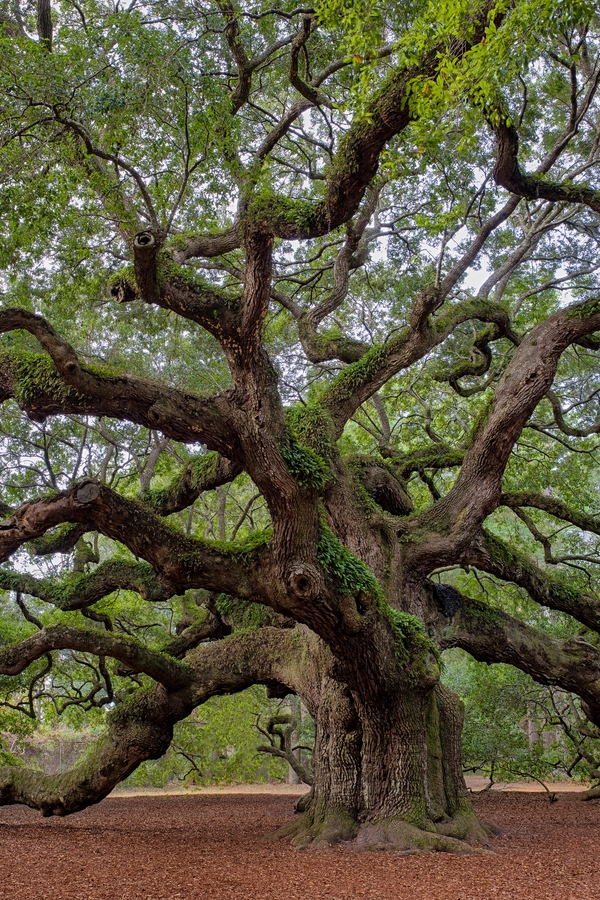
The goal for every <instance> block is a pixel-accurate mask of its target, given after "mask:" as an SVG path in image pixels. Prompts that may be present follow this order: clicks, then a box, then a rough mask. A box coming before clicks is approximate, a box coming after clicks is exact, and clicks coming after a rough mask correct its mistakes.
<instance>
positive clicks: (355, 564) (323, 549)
mask: <svg viewBox="0 0 600 900" xmlns="http://www.w3.org/2000/svg"><path fill="white" fill-rule="evenodd" d="M317 558H318V560H319V562H320V563H321V565H322V566H323V568H324V569H325V571H326V572H327V574H328V575H329V577H330V578H331V579H332V581H333V582H334V584H335V587H336V588H337V590H338V591H340V593H342V594H355V593H358V592H363V593H365V594H369V595H372V596H374V597H379V596H381V597H382V598H383V594H382V592H381V588H380V587H379V583H378V581H377V579H376V578H375V576H374V575H373V573H372V572H371V570H370V569H369V567H368V566H367V565H365V563H364V562H362V560H360V559H358V557H357V556H355V555H354V554H353V553H351V552H350V550H348V548H347V547H345V546H344V544H342V542H341V541H338V539H337V538H336V536H335V535H334V533H333V532H332V531H331V529H329V528H328V527H327V526H326V525H324V524H323V523H322V524H321V527H320V529H319V540H318V543H317ZM383 599H384V602H387V601H385V598H383Z"/></svg>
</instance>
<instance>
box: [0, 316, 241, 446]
mask: <svg viewBox="0 0 600 900" xmlns="http://www.w3.org/2000/svg"><path fill="white" fill-rule="evenodd" d="M18 329H23V330H26V331H28V332H30V334H33V335H34V336H35V337H36V338H37V339H38V340H39V342H40V344H41V345H42V347H43V348H44V349H45V350H46V351H47V352H48V353H49V355H50V357H51V359H52V362H53V363H54V366H52V365H51V363H50V360H49V359H47V358H46V357H44V356H43V355H39V356H37V355H34V354H29V353H25V354H23V353H18V352H7V353H5V354H3V355H2V356H0V402H2V401H5V400H8V399H9V398H12V397H14V398H15V399H17V400H18V402H19V404H20V405H21V407H22V408H23V409H24V410H25V411H26V412H27V413H28V415H29V416H30V417H31V418H32V419H34V420H39V421H43V420H44V419H45V418H47V417H48V416H50V415H57V414H61V413H83V414H91V415H99V416H103V415H105V416H110V417H114V418H117V419H121V420H123V419H126V420H128V421H131V422H136V423H137V424H140V425H145V426H146V427H147V428H153V429H157V430H160V431H162V432H163V433H164V434H165V435H166V436H167V437H172V438H174V439H175V440H178V441H182V442H197V441H200V442H202V443H206V444H207V446H209V447H210V448H211V449H214V450H219V451H220V452H224V453H225V454H226V455H233V448H234V447H235V446H236V436H235V433H234V431H233V429H232V428H231V427H230V426H229V425H228V421H229V417H230V414H231V409H230V405H229V401H228V398H227V395H226V394H221V395H217V396H215V397H214V398H212V399H208V400H205V399H202V398H200V397H197V396H195V395H194V394H191V393H187V392H184V391H179V390H176V389H175V388H171V387H168V386H167V385H160V384H157V383H156V382H152V381H148V380H147V379H145V378H138V377H136V376H133V375H114V374H112V373H111V374H108V373H106V374H104V373H101V372H96V371H93V370H92V369H91V368H85V367H83V366H81V365H80V362H79V359H78V357H77V354H76V353H75V351H74V349H73V348H72V347H71V346H70V344H68V343H67V341H65V340H64V339H63V338H61V337H60V336H59V335H58V334H57V332H56V331H55V330H54V329H53V328H52V326H51V325H49V323H48V322H47V321H46V320H45V319H44V318H42V316H38V315H35V314H34V313H30V312H28V311H27V310H21V309H5V310H2V311H0V333H2V332H7V331H14V330H18Z"/></svg>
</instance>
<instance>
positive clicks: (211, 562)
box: [0, 479, 270, 600]
mask: <svg viewBox="0 0 600 900" xmlns="http://www.w3.org/2000/svg"><path fill="white" fill-rule="evenodd" d="M63 522H85V523H86V524H87V526H88V528H89V526H90V525H91V526H93V528H94V529H95V530H97V531H99V532H100V533H102V534H105V535H106V536H107V537H111V538H113V540H117V541H120V542H121V543H123V544H125V546H127V547H129V549H130V550H131V551H132V552H133V553H134V554H135V555H136V556H140V557H142V558H143V559H146V560H147V561H148V562H149V563H150V564H151V565H152V567H153V568H154V570H155V571H156V572H157V573H158V577H159V580H160V581H161V583H162V584H163V585H165V586H167V589H168V590H170V591H171V593H178V592H179V593H181V592H183V591H185V590H187V589H188V588H191V587H207V588H209V589H211V590H215V591H217V592H223V593H227V594H234V595H237V596H240V597H242V598H244V599H251V598H252V599H254V596H255V595H256V596H257V597H258V598H262V599H263V600H266V599H267V598H268V597H269V596H270V589H269V586H268V585H269V574H268V573H269V566H270V555H269V549H268V546H267V544H266V543H265V544H264V545H263V546H262V547H260V546H259V547H258V548H252V547H251V546H249V547H248V548H247V549H245V547H244V545H243V544H241V545H231V550H230V549H229V548H228V546H227V544H224V545H221V544H219V543H216V544H211V542H209V541H201V540H195V539H193V538H190V537H186V536H185V535H183V534H180V533H179V532H177V531H175V530H174V529H172V528H171V527H170V526H169V525H167V524H165V523H164V522H163V521H162V520H161V519H160V518H159V517H158V516H156V515H155V514H154V513H153V512H151V511H150V510H149V509H148V508H147V507H145V506H143V505H142V504H140V503H136V502H134V501H132V500H127V499H126V498H125V497H122V496H121V495H120V494H118V493H116V492H115V491H112V490H111V489H110V488H108V487H107V486H106V485H103V484H100V483H99V482H97V481H93V480H92V479H86V480H84V481H82V482H80V483H79V484H78V485H76V486H75V487H74V488H72V489H71V490H70V491H65V492H64V493H61V494H57V495H56V496H55V497H53V498H51V499H49V500H34V501H32V502H31V503H26V504H25V505H24V506H22V507H20V509H18V510H16V511H15V512H14V513H13V515H12V516H11V517H10V518H9V519H6V520H5V521H4V522H2V523H0V558H1V559H2V560H4V559H7V558H8V557H9V556H10V555H11V554H12V553H14V552H15V550H17V549H18V548H19V547H20V546H22V545H23V544H24V543H26V542H28V541H30V540H31V539H32V538H35V537H38V536H39V535H41V534H44V533H45V532H46V531H47V530H48V529H49V528H52V527H55V526H56V525H59V524H61V523H63ZM236 554H237V555H236Z"/></svg>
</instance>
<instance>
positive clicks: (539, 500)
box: [500, 491, 600, 534]
mask: <svg viewBox="0 0 600 900" xmlns="http://www.w3.org/2000/svg"><path fill="white" fill-rule="evenodd" d="M500 505H501V506H508V507H509V508H510V509H517V508H519V507H522V506H529V507H532V508H533V509H541V510H543V511H544V512H546V513H549V514H550V515H551V516H554V517H555V518H556V519H562V520H563V522H571V524H572V525H576V526H577V528H581V530H582V531H591V532H592V534H600V516H590V515H587V513H585V512H583V511H582V510H579V509H574V508H573V507H571V506H569V505H568V504H567V503H563V501H562V500H559V499H558V498H557V497H549V496H547V495H546V494H540V493H538V492H537V491H519V492H518V493H510V492H505V493H503V494H502V495H501V497H500Z"/></svg>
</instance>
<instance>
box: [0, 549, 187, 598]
mask: <svg viewBox="0 0 600 900" xmlns="http://www.w3.org/2000/svg"><path fill="white" fill-rule="evenodd" d="M0 588H2V589H3V590H5V591H20V592H21V593H23V594H29V595H30V596H31V597H37V598H38V599H39V600H43V601H44V602H45V603H51V604H52V605H53V606H56V607H57V609H62V610H65V611H67V610H74V609H86V608H87V607H88V606H93V604H94V603H97V602H98V600H101V599H102V598H103V597H106V596H107V595H108V594H112V593H113V591H118V590H126V591H136V592H137V593H138V594H139V595H140V596H141V597H143V598H144V600H149V601H151V602H153V603H155V602H160V601H161V600H167V599H168V598H169V597H170V596H171V592H170V591H168V590H167V589H166V588H165V587H164V586H163V585H162V584H161V583H160V581H159V580H158V578H157V577H156V572H155V571H154V569H153V568H152V566H149V565H148V564H146V563H129V562H125V561H124V560H118V559H117V560H106V561H105V562H102V563H100V565H99V566H97V568H95V569H94V570H93V571H92V572H90V573H89V574H83V573H82V574H80V575H76V576H70V577H69V578H68V579H66V580H63V581H58V580H57V581H54V580H52V579H50V578H43V579H38V578H34V577H33V575H29V574H28V573H26V572H24V573H18V572H13V571H10V570H9V569H0Z"/></svg>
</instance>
